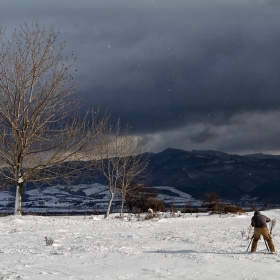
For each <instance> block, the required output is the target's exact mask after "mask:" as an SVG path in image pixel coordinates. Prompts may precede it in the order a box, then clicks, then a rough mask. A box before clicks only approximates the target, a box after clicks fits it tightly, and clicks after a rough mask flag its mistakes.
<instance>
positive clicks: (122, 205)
mask: <svg viewBox="0 0 280 280" xmlns="http://www.w3.org/2000/svg"><path fill="white" fill-rule="evenodd" d="M123 207H124V197H123V196H122V203H121V211H120V216H121V217H122V215H123Z"/></svg>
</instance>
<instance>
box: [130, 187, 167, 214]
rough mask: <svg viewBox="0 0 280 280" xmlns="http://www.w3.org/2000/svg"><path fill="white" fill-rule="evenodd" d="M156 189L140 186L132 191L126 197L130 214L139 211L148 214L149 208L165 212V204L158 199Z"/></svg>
mask: <svg viewBox="0 0 280 280" xmlns="http://www.w3.org/2000/svg"><path fill="white" fill-rule="evenodd" d="M156 196H157V193H156V191H155V190H154V189H152V188H148V187H147V186H144V185H138V186H136V187H134V188H133V189H131V191H129V192H128V193H127V195H126V198H125V202H126V206H127V208H128V211H129V212H132V211H133V209H135V210H136V209H137V210H138V211H140V212H147V211H148V209H149V208H151V209H153V210H154V211H155V212H156V211H162V212H165V211H166V209H165V204H164V202H163V201H162V200H159V199H157V198H156Z"/></svg>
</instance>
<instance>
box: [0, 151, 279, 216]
mask: <svg viewBox="0 0 280 280" xmlns="http://www.w3.org/2000/svg"><path fill="white" fill-rule="evenodd" d="M147 157H149V168H148V169H149V171H150V175H151V178H152V180H151V182H150V187H155V188H157V191H158V193H159V195H158V196H159V198H161V199H163V200H165V202H167V203H174V204H177V205H180V206H183V205H185V204H186V203H187V202H191V203H193V204H197V203H199V202H198V201H199V200H200V199H201V198H202V197H203V194H204V193H205V192H216V193H218V194H219V195H220V197H221V198H222V199H224V200H228V201H232V202H234V203H239V204H243V205H244V204H246V203H247V205H250V204H251V203H252V202H254V203H256V204H263V205H264V204H265V203H271V204H273V205H276V204H278V203H279V204H280V156H272V155H265V154H252V155H246V156H240V155H231V154H227V153H223V152H217V151H184V150H179V149H171V148H169V149H166V150H164V151H162V152H160V153H147ZM105 183H106V182H105V180H104V178H102V176H99V178H95V179H91V180H83V178H81V179H80V180H78V181H77V182H76V186H75V187H73V188H67V187H63V186H61V185H60V184H57V185H58V187H57V188H53V187H43V188H42V189H41V191H39V190H37V189H35V188H34V187H32V186H30V185H29V186H27V192H26V193H25V195H24V207H25V208H26V210H25V211H29V210H30V211H33V210H36V209H37V210H38V209H39V210H41V211H47V210H48V209H56V210H57V211H69V210H72V211H80V212H86V211H93V209H95V210H94V211H99V210H100V211H103V210H104V209H105V208H106V204H107V201H108V191H107V190H106V186H104V184H105ZM13 204H14V188H12V189H11V190H10V191H6V192H3V193H0V210H1V209H2V210H7V211H8V210H9V209H10V210H11V209H12V208H13ZM118 205H119V200H118V199H117V200H116V201H115V202H114V205H113V209H114V211H117V210H118V207H119V206H118ZM37 210H36V211H37Z"/></svg>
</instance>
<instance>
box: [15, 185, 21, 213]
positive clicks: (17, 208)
mask: <svg viewBox="0 0 280 280" xmlns="http://www.w3.org/2000/svg"><path fill="white" fill-rule="evenodd" d="M14 214H15V215H20V216H21V215H22V184H20V183H19V184H18V185H17V190H16V200H15V210H14Z"/></svg>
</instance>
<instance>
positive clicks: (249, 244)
mask: <svg viewBox="0 0 280 280" xmlns="http://www.w3.org/2000/svg"><path fill="white" fill-rule="evenodd" d="M253 238H254V234H253V236H252V238H251V241H250V243H249V245H248V248H247V250H246V252H248V249H249V247H250V245H251V243H252V241H253Z"/></svg>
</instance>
